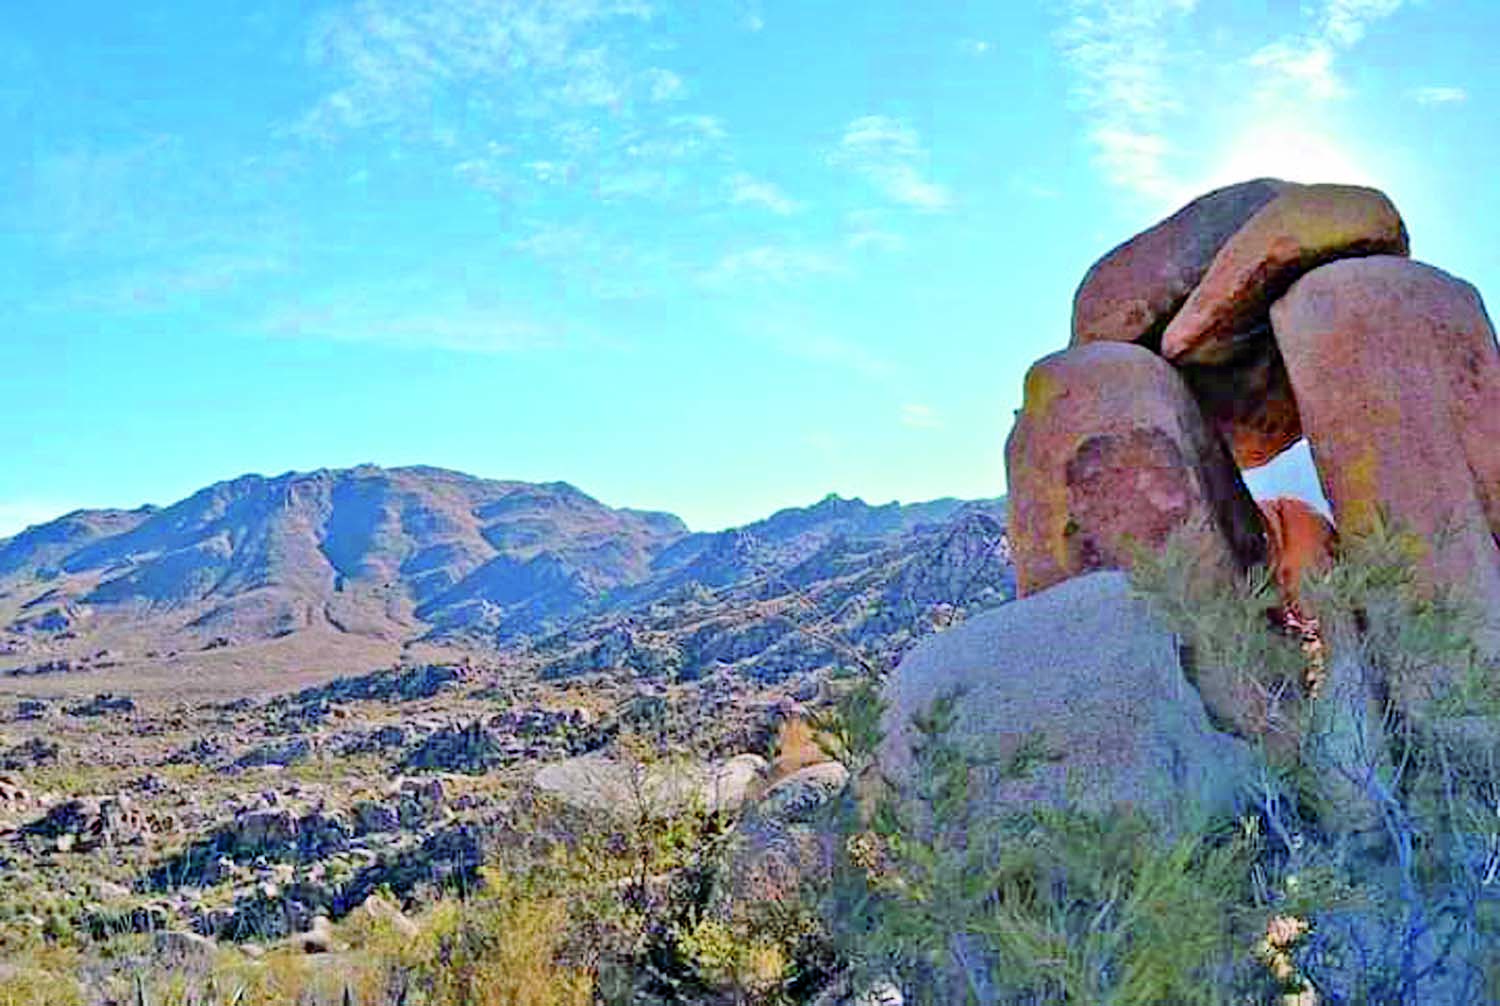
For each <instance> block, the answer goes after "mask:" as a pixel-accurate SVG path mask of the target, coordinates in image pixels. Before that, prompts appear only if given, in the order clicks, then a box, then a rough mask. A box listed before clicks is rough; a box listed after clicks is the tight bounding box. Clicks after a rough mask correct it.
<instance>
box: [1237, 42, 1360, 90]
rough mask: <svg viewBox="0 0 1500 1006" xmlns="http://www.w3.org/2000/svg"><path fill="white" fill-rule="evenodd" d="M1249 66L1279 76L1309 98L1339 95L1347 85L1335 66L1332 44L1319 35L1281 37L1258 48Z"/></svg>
mask: <svg viewBox="0 0 1500 1006" xmlns="http://www.w3.org/2000/svg"><path fill="white" fill-rule="evenodd" d="M1249 63H1250V65H1251V66H1253V67H1256V68H1257V69H1261V70H1266V71H1268V72H1270V73H1271V74H1273V75H1275V76H1278V77H1281V78H1282V79H1283V80H1285V81H1286V82H1288V83H1290V84H1292V85H1293V86H1295V87H1296V89H1297V90H1298V91H1299V92H1300V93H1302V94H1305V95H1307V96H1308V97H1311V98H1317V99H1319V100H1321V101H1328V100H1331V99H1334V98H1342V97H1344V96H1345V95H1346V94H1348V93H1349V92H1348V88H1347V87H1345V86H1344V83H1343V81H1342V80H1340V79H1339V76H1338V72H1337V71H1336V70H1335V69H1334V50H1333V46H1332V45H1330V44H1329V43H1327V42H1325V41H1322V40H1320V39H1315V38H1314V39H1309V38H1297V39H1283V40H1281V41H1279V42H1272V43H1271V44H1270V45H1268V46H1265V47H1264V48H1262V49H1259V50H1257V51H1256V52H1255V53H1254V54H1252V55H1251V57H1250V59H1249Z"/></svg>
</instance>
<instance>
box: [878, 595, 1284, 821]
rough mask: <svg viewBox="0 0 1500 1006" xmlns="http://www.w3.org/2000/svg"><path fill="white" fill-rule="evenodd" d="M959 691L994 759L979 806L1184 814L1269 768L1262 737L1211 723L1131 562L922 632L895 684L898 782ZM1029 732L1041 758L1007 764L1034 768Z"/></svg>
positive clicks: (905, 781)
mask: <svg viewBox="0 0 1500 1006" xmlns="http://www.w3.org/2000/svg"><path fill="white" fill-rule="evenodd" d="M955 692H958V693H959V694H960V696H961V697H960V698H959V699H958V700H957V702H956V704H955V720H954V724H953V727H952V731H951V733H950V734H949V737H948V739H949V740H950V741H952V742H953V743H955V744H957V745H958V746H959V748H960V750H963V751H965V752H966V753H968V754H972V755H974V756H976V757H978V758H981V759H984V758H989V759H992V760H993V761H992V763H990V764H986V765H982V766H980V767H978V768H976V769H974V770H973V771H972V772H971V774H970V786H971V789H972V790H973V793H974V799H975V800H976V801H977V802H976V804H975V806H976V807H983V808H991V809H993V810H994V811H996V812H1004V811H1006V810H1024V809H1026V808H1027V807H1028V806H1030V805H1032V804H1036V803H1048V804H1051V805H1053V806H1057V807H1066V806H1072V807H1074V808H1076V809H1079V810H1084V811H1090V812H1103V811H1106V810H1108V809H1110V808H1124V807H1133V808H1135V809H1138V810H1140V811H1142V812H1144V813H1146V814H1148V815H1150V816H1151V817H1152V818H1153V819H1154V820H1157V821H1158V822H1161V823H1162V824H1163V825H1165V826H1167V827H1169V828H1170V827H1171V826H1172V825H1173V824H1174V823H1176V822H1179V821H1185V820H1186V819H1185V818H1183V817H1181V816H1179V813H1180V812H1182V811H1206V812H1208V813H1214V812H1232V811H1234V810H1236V809H1238V798H1239V794H1240V792H1241V791H1242V787H1243V786H1245V785H1247V784H1248V783H1249V782H1250V781H1251V780H1252V779H1253V778H1254V777H1255V774H1256V761H1255V757H1254V754H1253V752H1252V750H1251V748H1250V747H1249V745H1248V744H1246V743H1245V742H1244V741H1242V740H1240V739H1238V738H1235V737H1232V736H1230V735H1228V734H1224V733H1220V732H1218V731H1216V730H1215V729H1214V728H1213V726H1212V725H1211V724H1210V722H1209V719H1208V714H1207V713H1206V711H1205V709H1204V705H1203V701H1202V699H1201V698H1200V696H1199V694H1198V691H1197V689H1196V688H1194V686H1193V685H1192V684H1191V683H1189V681H1188V678H1187V675H1186V674H1185V673H1184V670H1183V666H1182V664H1181V662H1180V660H1179V656H1178V646H1177V641H1176V638H1175V637H1174V636H1173V635H1172V633H1170V632H1169V631H1168V630H1167V629H1166V628H1165V627H1163V626H1162V625H1161V624H1160V623H1158V622H1157V621H1156V620H1155V619H1154V618H1153V617H1152V616H1151V615H1150V613H1149V612H1148V610H1147V608H1146V605H1145V603H1144V602H1143V601H1140V600H1138V599H1135V598H1132V597H1131V596H1130V592H1129V581H1128V579H1127V577H1126V575H1125V574H1124V573H1120V572H1113V571H1111V572H1101V573H1094V574H1091V575H1088V576H1081V577H1077V578H1074V579H1071V580H1066V581H1064V582H1062V583H1060V584H1057V585H1056V586H1053V587H1050V588H1048V589H1046V590H1044V591H1041V592H1040V593H1037V594H1034V595H1032V596H1031V597H1028V598H1025V599H1023V600H1019V601H1015V602H1013V603H1011V604H1008V605H1005V606H1004V607H1001V608H997V609H995V610H993V611H988V612H985V613H984V614H981V615H978V616H975V617H973V618H970V619H969V620H968V621H967V622H965V623H964V624H962V625H960V626H957V627H956V628H953V629H949V630H948V631H946V632H942V633H939V634H937V635H935V636H931V637H929V638H928V639H926V640H924V641H923V642H922V643H921V644H920V645H919V646H917V647H916V648H915V649H914V650H913V651H912V652H911V653H910V654H909V655H908V656H907V657H906V659H905V660H904V661H902V663H901V665H900V667H898V668H897V669H896V671H895V672H894V673H893V674H892V675H891V677H890V678H889V680H888V681H887V682H886V686H885V691H884V697H885V700H886V713H885V720H884V728H885V740H884V742H883V746H882V748H881V751H880V755H879V767H880V770H881V774H882V775H884V777H885V778H886V779H887V780H888V781H889V782H891V783H893V784H895V785H896V786H898V787H899V788H902V789H908V790H909V788H910V787H911V785H912V784H913V783H914V782H915V781H916V779H915V769H916V762H915V760H914V757H913V743H914V741H917V740H920V734H919V733H918V731H917V729H916V727H915V726H914V725H913V721H912V719H913V716H916V715H925V714H927V713H928V712H929V711H930V710H931V708H932V706H933V704H934V702H936V701H937V700H938V699H940V698H941V697H942V696H944V695H946V694H953V693H955ZM1028 735H1030V746H1029V750H1030V752H1031V753H1032V755H1034V756H1035V757H1033V758H1032V759H1031V762H1032V764H1030V766H1029V768H1028V769H1027V770H1026V771H1024V772H1023V771H1011V772H1007V771H1005V769H1007V768H1010V769H1013V770H1018V769H1020V768H1021V765H1019V764H1018V763H1017V760H1016V756H1017V753H1018V751H1019V750H1021V749H1022V745H1023V743H1026V742H1027V740H1028ZM1038 742H1039V743H1038Z"/></svg>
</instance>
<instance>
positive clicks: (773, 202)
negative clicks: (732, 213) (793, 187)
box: [729, 171, 799, 217]
mask: <svg viewBox="0 0 1500 1006" xmlns="http://www.w3.org/2000/svg"><path fill="white" fill-rule="evenodd" d="M729 202H730V203H731V204H733V205H735V206H760V207H762V208H764V209H768V210H770V211H771V212H772V213H775V214H776V215H777V216H783V217H784V216H788V215H790V214H792V213H795V212H796V211H797V210H798V208H799V207H798V204H797V202H796V200H794V199H792V198H791V197H789V196H788V195H787V194H786V193H785V192H783V191H782V190H781V187H780V186H779V185H777V184H776V183H774V182H768V181H764V180H762V179H759V178H756V177H754V176H753V175H750V174H748V173H746V172H743V171H741V172H738V173H736V174H734V175H731V176H730V178H729Z"/></svg>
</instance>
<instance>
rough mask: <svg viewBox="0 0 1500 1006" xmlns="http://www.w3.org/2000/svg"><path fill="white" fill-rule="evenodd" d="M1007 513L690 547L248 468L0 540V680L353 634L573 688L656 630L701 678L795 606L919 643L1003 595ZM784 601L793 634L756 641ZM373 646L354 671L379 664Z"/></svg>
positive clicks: (883, 517)
mask: <svg viewBox="0 0 1500 1006" xmlns="http://www.w3.org/2000/svg"><path fill="white" fill-rule="evenodd" d="M1003 512H1004V511H1003V505H1002V504H1000V503H999V502H995V501H991V502H983V503H964V502H963V501H959V500H952V499H947V500H937V501H933V502H928V503H919V504H913V505H907V506H902V505H899V504H896V503H890V504H886V505H884V506H870V505H868V504H866V503H864V502H862V501H860V500H844V499H840V498H839V497H837V496H829V497H828V498H826V499H824V500H823V501H822V502H820V503H818V504H816V505H814V506H811V507H806V508H794V509H787V510H783V511H780V512H778V513H776V514H774V515H772V516H771V517H769V518H767V519H765V520H762V521H758V522H756V523H754V524H750V525H747V526H745V527H743V528H737V529H734V530H730V531H723V532H717V533H692V532H690V531H689V530H688V528H687V527H686V526H685V525H684V524H683V522H682V521H681V520H679V519H678V518H677V517H674V516H672V515H671V514H666V513H653V512H646V511H637V510H629V509H617V508H611V507H608V506H605V505H604V504H602V503H600V502H598V501H597V500H595V499H593V498H591V497H589V496H588V495H586V494H584V493H583V492H581V491H579V490H578V489H575V488H574V487H573V486H571V485H568V484H567V483H563V482H552V483H544V484H531V483H524V482H501V481H491V480H486V479H478V478H474V477H471V476H468V475H463V474H460V473H457V472H450V471H444V470H441V469H435V468H398V469H381V468H376V467H373V466H364V467H359V468H353V469H347V470H336V471H330V470H320V471H316V472H309V473H288V474H285V475H281V476H278V477H275V478H266V477H262V476H258V475H247V476H243V477H241V478H238V479H234V480H231V481H227V482H222V483H219V484H216V485H213V486H210V487H208V488H206V489H203V490H201V491H199V492H197V493H194V494H193V495H192V496H190V497H188V498H187V499H184V500H182V501H180V502H178V503H174V504H172V505H171V506H168V507H163V508H157V507H142V508H140V509H137V510H128V511H126V510H107V511H80V512H77V513H72V514H69V515H67V516H65V517H62V518H60V519H58V520H56V521H53V522H52V523H49V524H45V525H41V526H37V527H33V528H30V529H28V530H26V531H24V532H22V533H21V534H19V535H16V536H15V537H13V538H11V539H8V540H4V541H0V671H3V672H6V673H9V674H10V675H12V676H20V675H29V674H41V673H51V672H59V671H79V670H94V671H97V670H107V669H110V668H111V667H119V666H123V665H128V664H130V663H132V662H134V661H152V660H158V659H159V658H163V657H167V656H174V657H175V656H176V655H177V654H201V653H205V652H209V651H235V650H237V649H239V648H243V647H248V646H257V645H261V644H271V643H276V644H277V645H281V644H280V642H279V641H287V640H290V641H292V642H295V641H297V640H301V639H314V638H316V639H318V640H321V641H322V643H321V644H320V647H319V649H318V651H317V652H318V659H319V660H320V661H322V662H323V663H325V664H326V663H328V662H330V661H331V662H334V663H338V662H339V661H340V660H342V659H344V658H342V657H341V656H340V647H339V646H338V645H337V644H338V640H340V639H345V640H364V641H377V642H380V643H384V644H389V645H391V646H395V647H401V646H412V645H418V644H420V645H424V646H436V647H448V648H453V647H456V648H462V649H465V650H468V651H471V652H472V651H476V650H477V651H481V652H483V651H501V650H504V651H511V652H522V651H524V652H530V653H533V654H536V655H539V656H540V657H541V658H542V659H543V661H544V663H546V664H547V665H548V667H549V668H553V669H554V673H563V672H564V671H566V670H567V669H568V668H569V667H572V666H574V665H576V664H579V662H580V661H583V663H588V661H589V660H598V659H603V657H602V656H600V657H597V658H588V659H587V660H585V659H584V658H581V657H579V656H578V655H577V654H576V653H575V652H574V651H575V650H576V649H577V647H578V646H579V645H581V644H582V642H583V641H584V640H594V637H595V636H602V637H607V638H609V639H619V638H622V633H623V634H630V633H634V632H636V631H637V627H642V630H643V631H645V632H647V633H648V635H650V634H651V633H667V634H668V635H671V636H673V638H676V636H677V635H680V634H681V633H684V632H685V633H687V637H686V638H685V640H684V641H683V642H682V643H681V644H680V645H678V644H673V646H675V648H676V652H677V653H678V656H677V657H675V658H672V659H670V660H668V661H667V665H670V666H671V667H674V668H679V669H680V670H681V673H684V674H691V673H695V670H694V669H696V668H701V667H705V666H711V665H713V664H715V663H731V664H732V663H736V662H738V661H740V660H743V659H745V658H746V657H748V656H752V655H759V654H761V653H762V651H764V650H766V649H767V648H768V647H769V648H771V649H775V648H776V646H781V645H785V646H794V645H795V646H805V641H804V643H799V644H792V643H789V642H788V643H784V644H783V642H781V640H782V636H783V635H784V633H785V632H786V631H793V627H792V626H790V625H789V624H785V623H787V619H788V618H790V615H786V614H783V613H779V612H780V610H781V608H782V607H785V606H786V605H788V604H792V603H794V602H795V603H796V604H797V605H799V606H800V607H801V608H802V609H803V610H804V615H803V616H802V617H804V618H805V617H814V618H823V619H827V618H834V619H837V620H841V621H840V624H842V625H844V627H845V628H859V627H861V626H863V625H864V624H865V623H864V621H862V620H861V619H860V618H855V617H854V616H853V615H851V614H850V612H851V611H852V610H853V608H851V607H850V606H851V605H852V604H854V602H856V601H860V602H861V603H867V604H875V605H877V606H878V607H880V609H881V611H882V614H880V616H879V617H880V618H881V619H884V620H885V621H886V622H890V623H891V624H890V625H889V626H885V628H883V629H881V630H880V632H881V633H882V635H883V636H884V635H890V634H892V633H896V632H897V631H898V630H897V629H896V628H895V627H894V626H895V624H896V622H894V621H891V620H892V619H895V620H896V621H899V622H900V623H901V625H902V626H903V627H908V628H909V625H908V623H910V622H912V620H913V619H918V618H925V617H928V616H927V615H926V614H923V613H922V612H924V611H925V610H926V609H925V608H924V606H929V607H930V606H932V605H940V604H947V605H957V606H959V607H960V608H962V607H964V606H966V605H969V604H973V603H977V602H978V601H980V599H981V598H983V599H984V600H987V601H994V600H998V599H1003V598H1004V597H1006V596H1009V595H1008V593H1007V589H1008V588H1007V587H1006V583H1007V582H1008V581H1007V580H1006V575H1007V574H1006V572H1005V563H1004V562H1001V561H998V559H997V558H996V556H997V555H998V553H997V552H996V549H997V547H998V542H999V541H1000V534H1001V527H1002V521H1003ZM976 577H977V579H976ZM970 580H974V582H975V583H976V584H982V586H972V585H970V584H969V581H970ZM809 599H811V601H812V603H813V604H814V605H815V606H816V607H817V609H818V611H817V614H816V615H810V614H807V612H810V611H811V610H812V609H810V608H808V602H809ZM767 606H769V607H767ZM773 608H774V609H776V612H778V613H777V614H775V617H774V618H772V622H773V623H774V624H775V625H777V626H781V628H774V627H773V626H772V624H771V623H767V624H765V625H759V627H758V628H755V629H754V630H753V631H752V630H751V629H749V628H747V625H749V624H751V623H759V622H760V621H761V620H762V616H765V617H768V618H769V617H771V609H773ZM846 609H848V610H846ZM919 609H920V610H919ZM897 611H900V612H901V613H902V614H900V615H899V616H898V615H896V614H894V612H897ZM851 618H852V619H853V621H850V619H851ZM731 623H732V624H731ZM880 624H881V625H883V626H884V625H885V622H881V623H880ZM870 631H875V630H870ZM746 633H749V635H750V636H751V637H753V638H754V639H760V640H762V641H763V642H766V645H760V644H757V643H754V642H750V641H747V640H746V639H745V638H744V637H745V636H746ZM857 634H866V633H865V630H864V629H863V628H859V632H858V633H857ZM802 635H804V636H805V634H802ZM651 638H653V639H654V638H656V637H655V636H652V637H651ZM711 640H718V641H717V642H713V641H711ZM330 641H331V644H332V645H330ZM594 641H597V640H594ZM673 646H668V647H667V649H668V650H671V649H672V648H673ZM875 649H876V650H879V649H880V647H879V646H877V647H875ZM355 652H357V653H358V656H357V657H356V656H354V653H355ZM370 652H371V651H368V650H357V651H351V652H350V656H349V659H350V660H351V661H354V666H350V667H342V668H338V669H339V670H344V671H348V670H356V669H365V668H363V667H361V666H359V661H365V662H368V660H369V659H370V656H369V653H370ZM641 659H645V658H641ZM664 659H665V658H664ZM808 659H810V658H808V657H807V656H806V655H803V656H801V657H796V658H793V657H791V656H790V655H788V656H787V659H786V660H785V661H783V662H782V663H780V664H777V666H783V665H784V666H786V667H793V666H801V665H802V664H805V663H806V661H807V660H808ZM773 663H774V661H773ZM667 665H663V666H667ZM580 666H581V665H580ZM767 666H769V665H767ZM762 669H765V668H762Z"/></svg>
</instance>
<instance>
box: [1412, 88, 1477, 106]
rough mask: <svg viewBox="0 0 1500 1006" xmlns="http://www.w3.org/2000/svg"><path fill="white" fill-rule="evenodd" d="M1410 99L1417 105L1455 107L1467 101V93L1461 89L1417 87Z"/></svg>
mask: <svg viewBox="0 0 1500 1006" xmlns="http://www.w3.org/2000/svg"><path fill="white" fill-rule="evenodd" d="M1411 97H1412V100H1413V101H1415V102H1416V103H1417V104H1419V105H1456V104H1460V103H1462V102H1465V101H1468V100H1469V92H1468V91H1465V90H1464V89H1463V88H1461V87H1419V88H1417V89H1416V90H1414V91H1412V92H1411Z"/></svg>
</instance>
